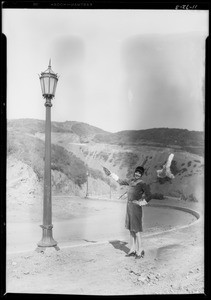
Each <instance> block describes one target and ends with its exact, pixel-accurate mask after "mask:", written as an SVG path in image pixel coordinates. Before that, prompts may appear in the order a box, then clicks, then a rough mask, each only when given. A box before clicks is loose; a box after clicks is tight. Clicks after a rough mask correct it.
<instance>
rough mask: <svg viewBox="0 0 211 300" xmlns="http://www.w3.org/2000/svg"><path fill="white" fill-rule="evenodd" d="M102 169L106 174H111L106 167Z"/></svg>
mask: <svg viewBox="0 0 211 300" xmlns="http://www.w3.org/2000/svg"><path fill="white" fill-rule="evenodd" d="M103 171H104V172H105V174H106V175H107V176H109V175H111V172H110V171H109V170H108V169H107V168H105V167H103Z"/></svg>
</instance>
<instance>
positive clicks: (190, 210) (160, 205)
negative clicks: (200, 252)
mask: <svg viewBox="0 0 211 300" xmlns="http://www.w3.org/2000/svg"><path fill="white" fill-rule="evenodd" d="M147 206H148V207H159V208H170V209H176V210H181V211H183V212H187V213H189V214H192V215H193V216H194V217H196V221H194V222H192V223H191V224H187V225H183V226H176V227H174V228H172V229H169V230H164V231H158V232H153V233H146V234H143V238H147V237H152V236H156V235H162V234H167V233H169V232H172V231H176V230H180V229H183V228H188V227H190V226H192V225H194V224H196V223H198V222H199V221H201V219H200V214H199V213H198V212H197V211H195V210H193V209H190V208H187V207H180V206H175V205H168V204H167V205H166V204H148V205H147ZM121 239H122V237H119V238H116V239H115V240H114V239H112V240H109V241H99V242H96V243H89V244H80V245H71V246H64V247H62V248H76V247H88V246H91V245H92V246H96V245H103V244H108V243H110V242H112V241H116V240H121Z"/></svg>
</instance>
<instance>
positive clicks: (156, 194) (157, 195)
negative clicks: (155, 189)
mask: <svg viewBox="0 0 211 300" xmlns="http://www.w3.org/2000/svg"><path fill="white" fill-rule="evenodd" d="M152 199H156V200H163V199H164V195H163V194H161V193H154V194H152Z"/></svg>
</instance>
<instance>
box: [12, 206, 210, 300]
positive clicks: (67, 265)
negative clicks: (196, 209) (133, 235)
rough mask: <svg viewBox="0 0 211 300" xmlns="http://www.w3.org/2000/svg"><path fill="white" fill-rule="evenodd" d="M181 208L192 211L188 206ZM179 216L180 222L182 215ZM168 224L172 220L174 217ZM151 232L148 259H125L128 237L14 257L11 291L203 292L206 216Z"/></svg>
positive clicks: (68, 292)
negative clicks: (190, 222)
mask: <svg viewBox="0 0 211 300" xmlns="http://www.w3.org/2000/svg"><path fill="white" fill-rule="evenodd" d="M92 203H93V202H92ZM177 205H179V202H177ZM180 205H181V206H189V207H192V206H193V205H192V203H183V202H181V203H180ZM93 206H95V209H98V208H99V207H98V204H96V205H94V203H93ZM192 208H193V207H192ZM155 211H156V210H155ZM158 211H159V212H160V216H161V218H160V220H161V219H163V217H164V216H167V215H168V214H167V211H165V214H163V215H162V212H163V211H162V210H161V209H158V210H157V211H156V215H157V212H158ZM169 211H170V210H168V212H169ZM173 211H175V210H173ZM108 212H109V209H108ZM177 213H178V211H177ZM179 213H181V212H179ZM175 216H176V217H175V220H178V215H175ZM181 216H183V217H181ZM185 216H187V214H185ZM99 218H100V212H99ZM152 219H153V220H154V218H152ZM182 219H184V214H183V213H181V214H180V219H179V220H178V221H179V222H180V223H181V222H182ZM185 219H187V218H186V217H185ZM145 220H147V219H146V214H145ZM167 220H173V218H172V216H171V217H168V219H167ZM155 222H156V221H155ZM145 224H146V222H145ZM186 224H187V223H186ZM107 225H108V222H107ZM170 225H172V224H170ZM174 225H175V224H174ZM108 227H109V226H108ZM149 229H150V228H149ZM166 229H168V228H166ZM98 232H99V230H98ZM152 233H153V232H151V235H148V236H147V234H146V235H145V237H144V238H143V245H144V248H145V251H146V255H145V258H144V259H140V260H136V259H135V258H134V257H129V258H128V257H125V254H126V253H127V251H128V249H129V245H128V238H126V236H125V238H124V237H122V238H121V239H120V238H116V239H114V240H109V241H102V242H101V243H94V241H92V242H91V241H89V242H84V243H83V245H80V246H74V245H72V247H68V248H66V247H61V249H60V251H55V250H54V249H47V251H46V252H45V253H44V254H41V253H37V252H35V251H31V252H25V253H22V254H20V253H18V254H9V255H8V259H7V292H22V293H52V294H85V295H134V294H139V295H142V294H193V293H203V292H204V244H203V215H201V218H200V219H199V221H197V222H195V223H194V224H193V223H192V225H190V226H186V227H183V228H181V229H177V230H172V231H165V232H164V233H162V234H157V235H154V236H153V235H152ZM55 235H56V232H55ZM90 237H91V236H90Z"/></svg>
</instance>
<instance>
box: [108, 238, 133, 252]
mask: <svg viewBox="0 0 211 300" xmlns="http://www.w3.org/2000/svg"><path fill="white" fill-rule="evenodd" d="M109 243H110V244H111V245H112V246H113V247H114V248H115V249H118V250H121V251H123V252H125V253H128V252H129V248H128V247H126V246H125V245H127V243H126V242H122V241H119V240H115V241H109Z"/></svg>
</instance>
